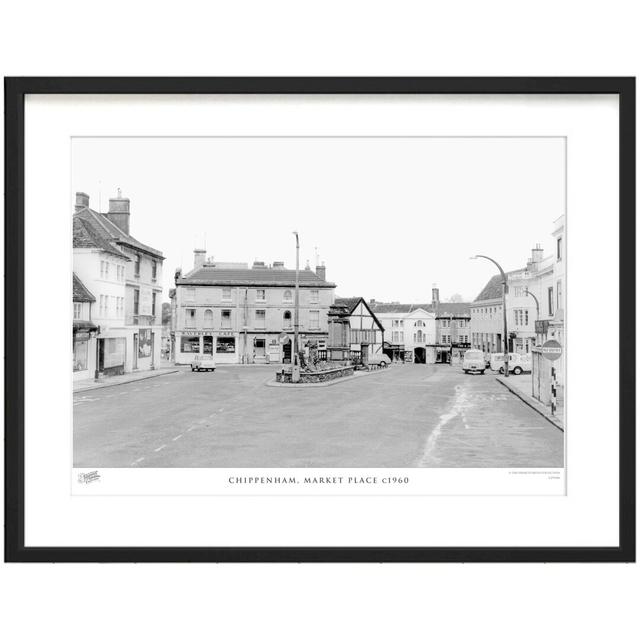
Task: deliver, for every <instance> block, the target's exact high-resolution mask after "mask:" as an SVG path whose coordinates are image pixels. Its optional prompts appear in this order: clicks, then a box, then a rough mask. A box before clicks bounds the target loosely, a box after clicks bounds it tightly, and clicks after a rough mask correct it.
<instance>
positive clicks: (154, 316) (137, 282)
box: [73, 192, 164, 375]
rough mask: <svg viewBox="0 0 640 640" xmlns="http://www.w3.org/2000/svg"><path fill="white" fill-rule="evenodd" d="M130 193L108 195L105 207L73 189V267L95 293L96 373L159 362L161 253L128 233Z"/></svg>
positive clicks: (108, 372) (153, 364)
mask: <svg viewBox="0 0 640 640" xmlns="http://www.w3.org/2000/svg"><path fill="white" fill-rule="evenodd" d="M129 205H130V203H129V199H128V198H122V197H121V195H120V193H118V197H117V198H111V199H110V200H109V211H108V212H107V213H99V212H97V211H94V210H93V209H91V208H90V207H89V196H88V195H87V194H85V193H80V192H79V193H76V207H75V213H74V215H73V267H74V272H75V273H76V274H77V276H78V277H79V278H80V279H81V281H82V282H83V283H84V285H85V286H86V288H87V289H88V290H89V291H90V292H91V294H92V295H93V296H94V297H95V302H94V303H93V309H92V321H93V323H94V324H95V325H96V327H97V333H96V340H97V343H96V357H95V360H96V363H97V366H96V367H95V368H96V369H97V371H98V373H99V375H115V374H122V373H125V372H131V371H137V370H149V369H154V368H155V367H156V366H157V365H158V364H159V362H160V345H161V332H162V326H161V305H162V300H161V299H162V262H163V260H164V258H163V256H162V253H161V252H160V251H158V250H157V249H153V248H152V247H149V246H147V245H144V244H142V243H141V242H139V241H138V240H136V239H135V238H134V237H133V236H131V235H130V233H129V219H130V206H129Z"/></svg>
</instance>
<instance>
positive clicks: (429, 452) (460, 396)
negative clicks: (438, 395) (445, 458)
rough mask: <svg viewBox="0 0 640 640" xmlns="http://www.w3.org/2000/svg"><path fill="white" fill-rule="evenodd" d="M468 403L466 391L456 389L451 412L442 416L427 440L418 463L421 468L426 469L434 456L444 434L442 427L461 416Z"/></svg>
mask: <svg viewBox="0 0 640 640" xmlns="http://www.w3.org/2000/svg"><path fill="white" fill-rule="evenodd" d="M466 402H467V394H466V392H465V391H464V389H462V390H461V389H460V387H456V399H455V401H454V403H453V406H452V407H451V410H450V411H449V412H448V413H444V414H442V415H441V416H440V420H439V422H438V424H437V425H436V426H435V427H434V429H433V431H432V432H431V433H430V434H429V437H428V438H427V442H426V443H425V446H424V450H423V452H422V457H421V458H420V460H419V461H418V466H419V467H425V466H426V465H427V462H428V461H429V459H430V458H432V457H434V456H433V450H434V449H435V447H436V443H437V441H438V438H439V437H440V434H441V433H442V427H444V426H445V425H446V424H447V423H448V422H450V421H451V420H453V419H454V418H455V417H456V416H458V415H461V414H462V411H463V407H464V405H465V403H466Z"/></svg>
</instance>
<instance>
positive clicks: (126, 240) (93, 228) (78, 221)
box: [73, 207, 164, 260]
mask: <svg viewBox="0 0 640 640" xmlns="http://www.w3.org/2000/svg"><path fill="white" fill-rule="evenodd" d="M82 227H84V229H85V230H86V231H87V233H88V234H89V235H91V236H93V238H92V239H93V242H94V243H97V244H94V245H93V246H97V247H98V248H100V249H103V250H104V251H110V252H111V253H113V252H114V250H115V251H116V253H118V254H119V255H121V256H125V254H124V253H123V252H122V251H120V250H119V248H118V247H117V246H116V245H125V246H128V247H131V248H133V249H137V250H138V251H143V252H144V253H148V254H150V255H152V256H154V257H156V258H158V259H160V260H164V257H163V255H162V252H161V251H158V250H157V249H154V248H153V247H150V246H148V245H146V244H143V243H142V242H140V241H139V240H136V239H135V238H134V237H133V236H132V235H129V234H128V233H125V232H124V231H123V230H122V229H120V227H119V226H118V225H116V224H114V223H113V222H112V221H111V220H109V218H108V217H107V216H106V215H105V214H103V213H98V212H97V211H94V210H93V209H89V207H83V208H82V209H80V210H79V211H77V212H76V213H74V215H73V246H74V247H82V246H87V245H85V244H82V243H83V242H85V240H84V239H83V238H82V237H78V240H77V241H78V243H79V244H76V228H77V229H78V235H79V236H82V231H81V229H82ZM105 243H106V244H108V245H111V247H110V249H107V248H105V247H104V244H105ZM89 246H91V245H89ZM125 257H126V256H125Z"/></svg>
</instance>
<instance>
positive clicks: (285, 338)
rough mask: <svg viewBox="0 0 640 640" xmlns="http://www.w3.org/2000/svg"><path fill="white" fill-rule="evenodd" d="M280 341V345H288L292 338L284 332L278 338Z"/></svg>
mask: <svg viewBox="0 0 640 640" xmlns="http://www.w3.org/2000/svg"><path fill="white" fill-rule="evenodd" d="M278 340H279V341H280V344H287V342H289V340H290V338H289V336H288V335H287V334H286V333H285V332H284V331H283V332H282V333H281V334H280V335H279V336H278Z"/></svg>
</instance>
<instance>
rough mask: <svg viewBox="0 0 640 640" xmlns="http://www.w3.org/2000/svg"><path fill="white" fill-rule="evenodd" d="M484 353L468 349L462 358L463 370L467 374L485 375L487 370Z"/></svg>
mask: <svg viewBox="0 0 640 640" xmlns="http://www.w3.org/2000/svg"><path fill="white" fill-rule="evenodd" d="M486 366H487V365H486V361H485V359H484V353H482V351H480V349H467V351H465V352H464V357H463V358H462V370H463V371H464V372H465V373H480V374H483V375H484V370H485V368H486Z"/></svg>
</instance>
